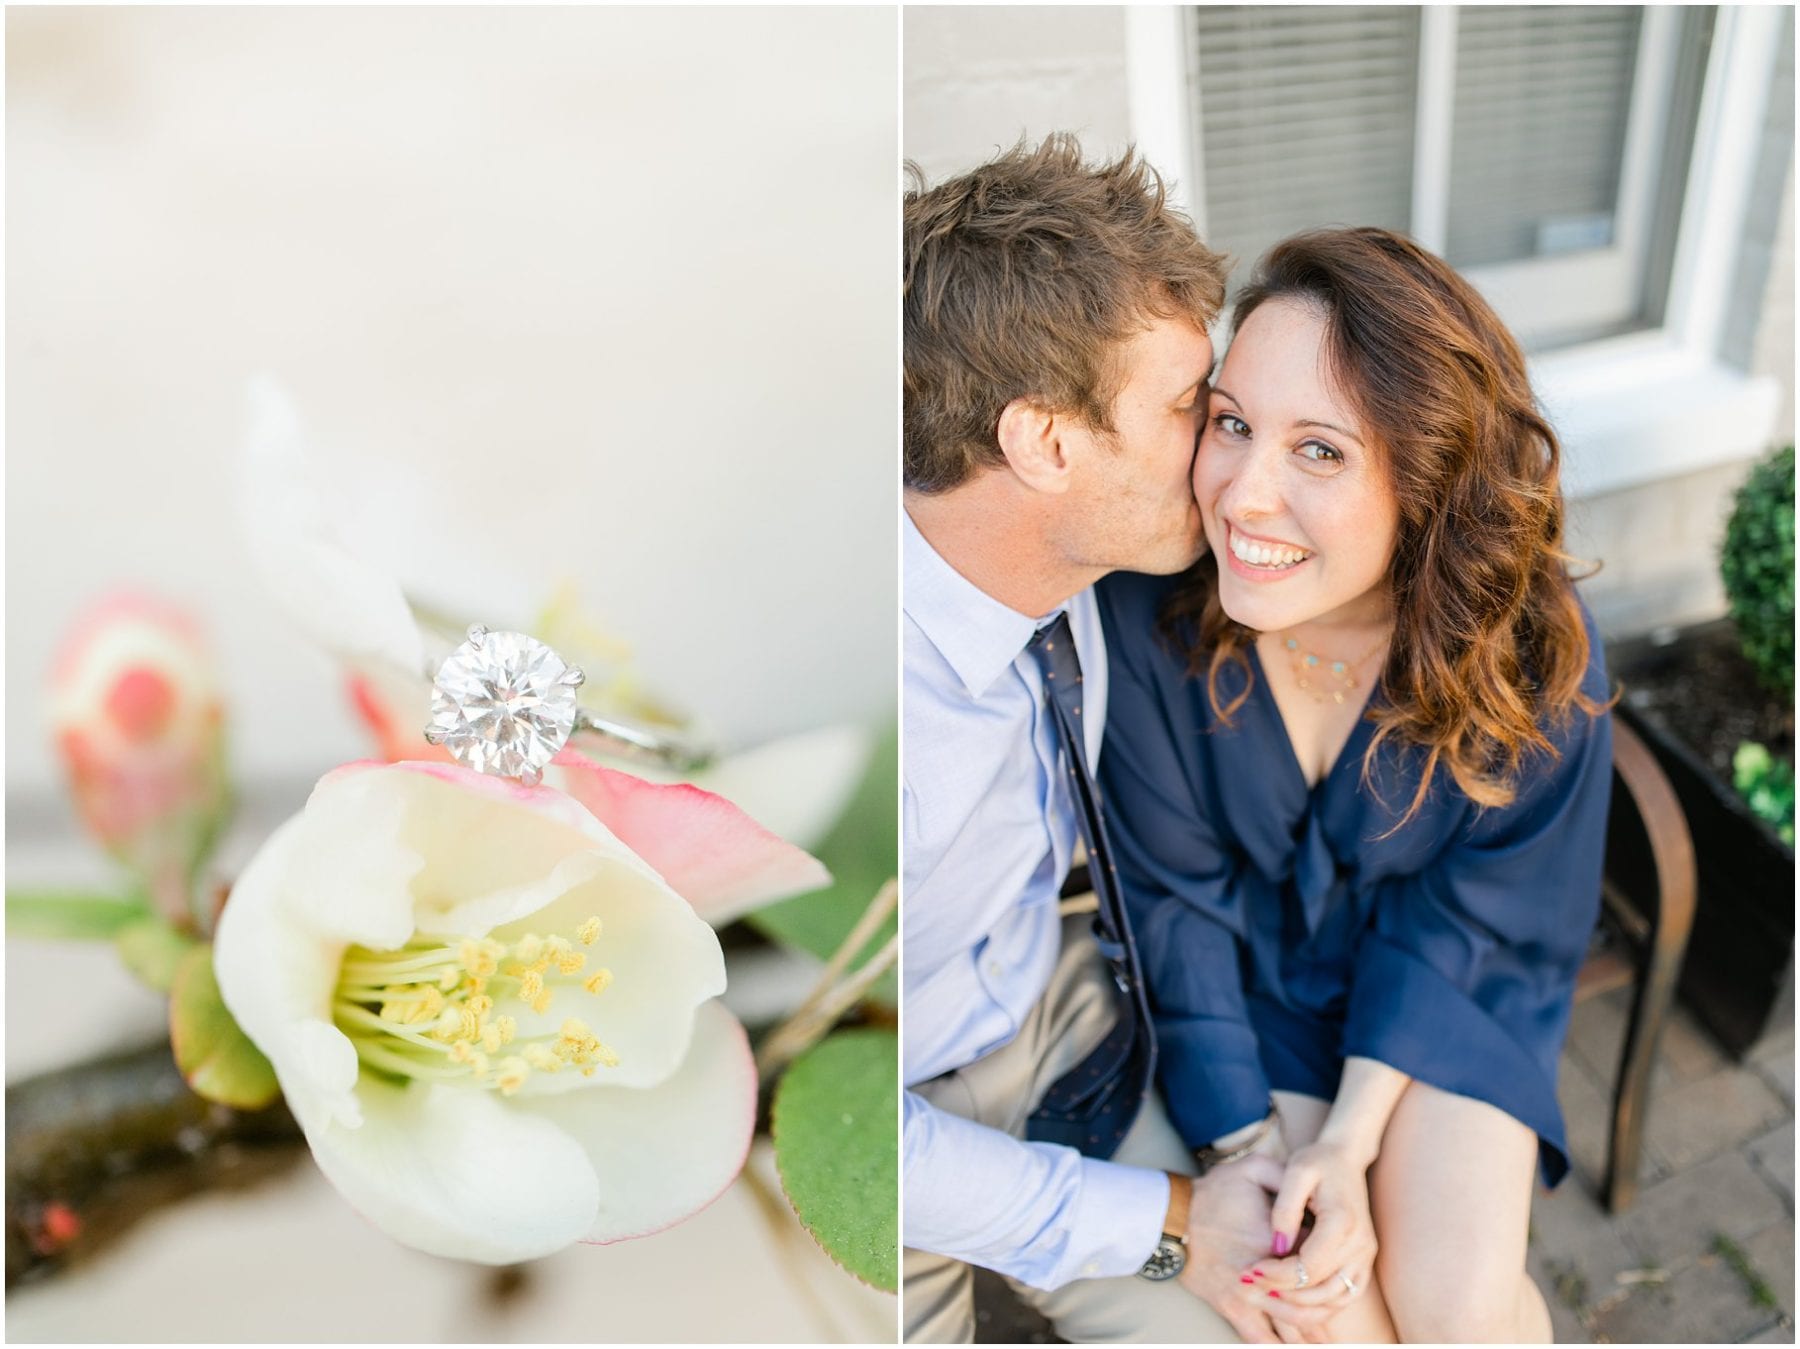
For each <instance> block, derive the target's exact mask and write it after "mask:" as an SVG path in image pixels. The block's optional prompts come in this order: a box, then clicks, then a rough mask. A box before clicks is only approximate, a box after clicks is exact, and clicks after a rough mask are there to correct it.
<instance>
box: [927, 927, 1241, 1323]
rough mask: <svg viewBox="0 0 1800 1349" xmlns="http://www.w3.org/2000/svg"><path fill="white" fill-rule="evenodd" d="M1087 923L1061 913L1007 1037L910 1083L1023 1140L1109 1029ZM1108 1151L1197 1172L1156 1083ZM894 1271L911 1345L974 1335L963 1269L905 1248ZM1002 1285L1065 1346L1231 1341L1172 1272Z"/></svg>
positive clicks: (1102, 976) (968, 1279) (944, 1105)
mask: <svg viewBox="0 0 1800 1349" xmlns="http://www.w3.org/2000/svg"><path fill="white" fill-rule="evenodd" d="M1090 923H1091V920H1090V919H1089V918H1087V917H1086V916H1077V917H1073V918H1069V919H1066V920H1065V921H1064V923H1063V948H1062V956H1061V958H1060V959H1059V960H1058V961H1057V966H1056V972H1055V974H1053V975H1052V976H1051V979H1050V987H1049V988H1048V989H1046V990H1045V992H1044V996H1043V997H1042V998H1041V999H1039V1001H1038V1004H1037V1006H1035V1007H1034V1008H1032V1009H1031V1012H1030V1014H1029V1015H1027V1017H1026V1018H1025V1024H1024V1025H1023V1026H1022V1027H1020V1029H1019V1034H1018V1035H1017V1036H1016V1037H1015V1038H1014V1039H1013V1040H1012V1042H1011V1043H1009V1044H1007V1045H1004V1046H1002V1047H1001V1048H1000V1049H997V1050H995V1051H994V1052H993V1053H992V1054H989V1055H988V1056H987V1057H986V1058H984V1059H980V1060H978V1061H976V1062H975V1063H971V1064H970V1065H969V1066H968V1067H966V1068H960V1069H958V1070H957V1071H956V1072H953V1073H946V1074H944V1076H942V1077H938V1078H934V1079H932V1080H931V1081H930V1082H926V1083H923V1084H921V1085H920V1086H918V1087H915V1088H914V1090H915V1091H917V1092H918V1093H919V1094H920V1095H921V1096H923V1097H925V1099H926V1100H928V1101H930V1102H931V1104H932V1105H934V1106H936V1107H937V1108H938V1109H940V1110H947V1111H949V1112H951V1113H952V1114H956V1115H961V1116H963V1117H964V1118H966V1119H972V1120H975V1121H977V1122H978V1123H981V1124H986V1125H988V1126H990V1127H991V1128H995V1129H1000V1130H1002V1131H1004V1132H1006V1133H1009V1134H1011V1135H1013V1136H1014V1137H1015V1138H1023V1137H1024V1136H1025V1121H1026V1119H1027V1118H1028V1117H1029V1116H1030V1114H1031V1112H1032V1110H1033V1109H1035V1108H1036V1106H1037V1103H1038V1102H1039V1101H1040V1100H1042V1099H1043V1096H1044V1093H1045V1092H1046V1091H1048V1090H1049V1089H1050V1086H1051V1084H1052V1083H1054V1082H1055V1081H1056V1080H1057V1079H1058V1078H1059V1077H1061V1076H1062V1075H1063V1074H1064V1073H1065V1072H1067V1071H1068V1070H1069V1069H1071V1068H1073V1067H1074V1066H1075V1065H1076V1064H1077V1063H1079V1062H1081V1060H1082V1058H1083V1056H1084V1055H1086V1054H1087V1052H1088V1051H1089V1050H1091V1049H1092V1048H1093V1047H1094V1046H1095V1045H1097V1044H1099V1043H1100V1040H1101V1039H1102V1037H1104V1036H1105V1034H1106V1032H1107V1031H1108V1030H1109V1029H1111V1026H1112V1017H1113V1008H1114V1005H1115V1004H1114V1001H1113V993H1112V974H1111V972H1110V971H1109V970H1108V969H1107V967H1106V962H1105V961H1104V960H1103V959H1101V956H1100V953H1099V951H1098V950H1097V949H1096V948H1095V946H1094V942H1093V938H1092V937H1091V936H1089V935H1088V934H1089V930H1090ZM1113 1160H1115V1161H1118V1162H1123V1163H1125V1164H1127V1165H1131V1166H1144V1167H1152V1168H1154V1169H1156V1170H1159V1171H1181V1172H1187V1173H1192V1172H1193V1170H1194V1159H1193V1156H1192V1155H1191V1154H1190V1153H1189V1152H1188V1150H1187V1148H1186V1147H1185V1146H1184V1145H1183V1144H1182V1141H1181V1137H1180V1135H1179V1134H1177V1133H1176V1132H1175V1129H1174V1126H1173V1125H1171V1124H1170V1123H1169V1118H1168V1116H1167V1115H1166V1114H1165V1113H1164V1111H1163V1107H1162V1101H1161V1100H1160V1098H1158V1097H1157V1096H1156V1094H1155V1093H1154V1092H1152V1093H1151V1095H1150V1097H1149V1099H1148V1100H1146V1101H1145V1102H1144V1106H1143V1109H1142V1110H1141V1111H1139V1113H1138V1117H1137V1121H1136V1122H1135V1123H1134V1124H1133V1125H1132V1126H1131V1132H1129V1133H1128V1134H1126V1135H1125V1139H1124V1141H1123V1142H1122V1143H1121V1144H1120V1145H1119V1150H1118V1152H1117V1153H1116V1154H1115V1155H1114V1158H1113ZM902 1277H903V1279H904V1292H903V1296H904V1298H905V1318H906V1339H907V1342H908V1343H913V1344H967V1343H970V1342H971V1341H973V1340H974V1338H975V1304H974V1296H973V1288H972V1284H973V1274H972V1273H971V1271H970V1269H969V1266H967V1265H965V1264H963V1263H962V1262H961V1261H959V1260H951V1259H949V1258H948V1257H946V1256H941V1255H932V1254H929V1253H928V1252H925V1251H916V1250H910V1249H909V1250H907V1251H906V1253H905V1265H904V1273H903V1276H902ZM1007 1282H1008V1283H1009V1284H1011V1285H1012V1288H1013V1290H1014V1291H1015V1292H1016V1293H1017V1294H1018V1295H1019V1297H1020V1298H1021V1299H1022V1300H1023V1301H1025V1302H1026V1303H1027V1304H1029V1305H1030V1306H1032V1307H1035V1308H1036V1309H1037V1310H1038V1311H1039V1312H1040V1313H1042V1314H1043V1315H1044V1316H1046V1317H1048V1318H1049V1319H1050V1321H1051V1323H1052V1324H1054V1325H1055V1327H1056V1332H1057V1334H1059V1335H1060V1336H1062V1337H1063V1338H1064V1339H1066V1340H1069V1341H1071V1342H1072V1343H1076V1344H1105V1343H1125V1342H1137V1343H1151V1344H1158V1343H1160V1344H1235V1343H1237V1336H1236V1335H1235V1334H1234V1333H1233V1332H1232V1330H1231V1327H1230V1326H1229V1325H1227V1324H1226V1323H1225V1321H1224V1319H1223V1318H1221V1317H1220V1316H1219V1315H1218V1313H1216V1312H1215V1311H1213V1309H1212V1308H1211V1307H1209V1306H1207V1305H1206V1304H1205V1303H1204V1302H1202V1301H1201V1300H1200V1299H1199V1298H1197V1297H1195V1296H1194V1295H1193V1294H1191V1293H1189V1292H1188V1291H1187V1290H1186V1289H1184V1288H1182V1287H1181V1286H1180V1284H1179V1283H1178V1282H1177V1281H1175V1280H1173V1279H1170V1280H1167V1281H1165V1282H1162V1283H1152V1282H1150V1281H1149V1280H1148V1279H1140V1278H1137V1277H1136V1276H1128V1277H1125V1278H1114V1279H1077V1280H1075V1281H1074V1282H1073V1283H1068V1284H1064V1285H1063V1286H1062V1287H1061V1288H1059V1289H1057V1290H1056V1291H1055V1292H1051V1293H1046V1292H1044V1291H1043V1290H1042V1289H1038V1288H1030V1287H1027V1286H1026V1285H1024V1284H1022V1283H1018V1282H1016V1281H1014V1280H1011V1279H1009V1280H1007Z"/></svg>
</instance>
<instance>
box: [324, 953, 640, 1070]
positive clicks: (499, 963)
mask: <svg viewBox="0 0 1800 1349" xmlns="http://www.w3.org/2000/svg"><path fill="white" fill-rule="evenodd" d="M600 933H601V922H600V919H598V918H588V919H587V920H586V921H584V922H583V923H582V924H581V925H580V926H579V927H578V928H576V929H575V932H574V937H575V941H571V940H570V939H569V937H568V936H566V935H560V934H555V933H552V934H548V935H539V934H536V933H527V934H525V935H524V936H522V937H520V938H519V939H518V940H517V941H515V942H513V943H512V944H511V945H510V946H509V945H507V944H505V943H502V942H499V941H497V940H495V939H493V938H491V937H480V938H476V937H465V938H452V939H450V940H448V941H445V940H442V939H438V938H425V937H420V938H415V939H414V940H413V941H410V942H408V943H406V944H405V945H404V946H402V947H400V948H398V949H390V950H384V951H376V950H372V949H370V948H367V947H361V946H353V947H351V948H350V949H349V950H348V951H346V952H345V954H344V959H343V963H342V965H341V966H340V971H339V976H338V987H337V991H336V995H335V999H334V1013H333V1020H334V1022H335V1023H336V1024H337V1026H338V1028H339V1029H340V1030H342V1031H343V1032H344V1034H345V1035H347V1036H349V1038H350V1040H351V1043H352V1044H353V1045H355V1046H356V1050H357V1054H358V1057H359V1058H360V1059H361V1060H362V1062H363V1064H364V1065H365V1066H366V1067H367V1068H369V1069H370V1070H372V1071H375V1072H378V1073H380V1074H382V1075H383V1076H385V1077H388V1078H392V1079H399V1080H401V1081H410V1080H420V1081H446V1080H449V1081H454V1080H457V1079H461V1080H463V1081H465V1082H470V1081H472V1082H474V1083H477V1084H479V1085H481V1086H484V1087H493V1088H495V1089H497V1090H498V1091H500V1092H501V1094H502V1095H506V1096H511V1095H513V1094H514V1093H515V1092H517V1091H519V1090H520V1089H521V1088H522V1087H523V1086H524V1084H525V1082H526V1081H527V1080H528V1079H529V1077H530V1074H531V1073H533V1072H545V1073H555V1072H560V1071H561V1070H562V1069H563V1068H565V1067H569V1068H574V1069H576V1070H578V1071H579V1072H581V1073H582V1074H583V1075H585V1076H592V1075H593V1074H594V1073H595V1072H596V1070H597V1069H599V1068H603V1067H605V1068H610V1067H616V1066H617V1065H618V1063H619V1056H618V1054H617V1053H615V1052H614V1051H613V1049H612V1048H611V1047H610V1046H608V1045H606V1044H604V1043H602V1042H601V1040H600V1039H599V1037H597V1036H596V1035H595V1034H594V1033H593V1032H592V1031H591V1030H590V1029H589V1028H588V1026H587V1024H586V1023H585V1022H583V1021H581V1020H580V1019H579V1018H576V1017H568V1018H566V1019H565V1020H564V1021H563V1022H562V1025H561V1027H560V1028H559V1029H558V1030H557V1031H555V1032H552V1033H549V1034H540V1035H532V1036H527V1037H525V1038H524V1039H523V1040H521V1039H520V1036H519V1023H518V1021H517V1020H516V1019H515V1018H514V1017H513V1016H511V1015H507V1014H504V1013H501V1014H499V1015H496V1014H495V1013H496V1009H497V1008H498V1007H500V1006H503V1005H507V1004H508V1003H511V1002H516V1003H518V1004H521V1005H523V1006H527V1007H530V1008H531V1009H532V1011H534V1012H536V1013H537V1014H539V1015H540V1016H541V1015H544V1014H545V1013H546V1012H547V1011H548V1010H549V1007H550V1004H551V1000H552V998H553V996H554V994H555V992H556V990H557V989H558V988H560V987H565V986H569V985H573V984H575V983H577V982H579V984H580V986H581V988H582V989H583V990H584V991H586V992H587V993H589V994H597V993H600V992H602V991H603V990H604V989H606V988H607V987H608V985H610V984H611V983H612V971H611V970H610V969H606V968H604V967H601V968H594V969H591V970H590V969H589V968H588V959H587V955H586V953H585V952H583V951H581V950H578V949H577V948H576V942H577V941H578V942H579V943H580V944H581V945H582V946H592V945H593V944H594V943H595V942H597V941H598V940H599V939H600ZM584 971H585V977H582V975H583V973H584ZM515 1042H517V1044H516V1048H515V1049H514V1050H513V1051H512V1052H510V1053H507V1054H505V1056H504V1057H502V1056H501V1054H502V1050H503V1049H504V1047H505V1046H507V1045H513V1044H515ZM496 1063H497V1064H498V1067H497V1068H496V1067H495V1066H494V1065H495V1064H496Z"/></svg>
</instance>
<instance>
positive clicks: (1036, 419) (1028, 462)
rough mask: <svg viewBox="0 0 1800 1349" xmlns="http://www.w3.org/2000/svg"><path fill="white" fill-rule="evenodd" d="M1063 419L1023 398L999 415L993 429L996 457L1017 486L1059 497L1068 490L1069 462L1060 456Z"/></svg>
mask: <svg viewBox="0 0 1800 1349" xmlns="http://www.w3.org/2000/svg"><path fill="white" fill-rule="evenodd" d="M1066 426H1067V422H1066V421H1065V419H1063V418H1060V417H1058V416H1057V415H1056V414H1055V413H1053V412H1050V411H1048V410H1046V409H1045V408H1043V407H1040V406H1039V405H1038V404H1036V403H1031V402H1028V401H1027V400H1025V399H1023V398H1015V399H1013V400H1012V402H1010V403H1008V404H1007V405H1006V407H1005V408H1004V409H1002V410H1001V413H1000V425H999V427H998V428H997V434H998V439H999V442H1000V453H1002V454H1004V455H1005V456H1006V462H1007V466H1008V467H1010V468H1011V469H1012V471H1013V474H1014V476H1016V477H1017V478H1018V479H1019V481H1020V482H1022V483H1024V484H1025V486H1027V487H1029V488H1031V489H1032V490H1033V491H1037V492H1051V493H1056V494H1061V493H1063V492H1066V491H1068V490H1069V460H1068V456H1067V454H1066V453H1065V452H1064V447H1063V443H1062V431H1063V430H1064V429H1066Z"/></svg>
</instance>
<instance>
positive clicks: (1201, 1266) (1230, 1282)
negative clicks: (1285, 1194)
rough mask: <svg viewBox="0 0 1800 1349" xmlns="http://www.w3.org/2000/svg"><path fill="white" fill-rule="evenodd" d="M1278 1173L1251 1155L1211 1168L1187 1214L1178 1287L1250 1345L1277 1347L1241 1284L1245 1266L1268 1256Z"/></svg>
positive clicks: (1261, 1311)
mask: <svg viewBox="0 0 1800 1349" xmlns="http://www.w3.org/2000/svg"><path fill="white" fill-rule="evenodd" d="M1281 1176H1282V1168H1281V1166H1280V1164H1279V1163H1277V1162H1275V1161H1274V1160H1272V1159H1271V1158H1268V1157H1264V1156H1261V1155H1259V1154H1257V1153H1251V1154H1250V1155H1249V1156H1248V1157H1244V1158H1242V1159H1240V1160H1238V1161H1235V1162H1226V1163H1225V1164H1224V1165H1222V1166H1215V1167H1214V1168H1213V1169H1212V1170H1211V1171H1209V1172H1207V1173H1206V1174H1205V1175H1204V1176H1201V1177H1200V1178H1199V1179H1197V1180H1196V1181H1195V1182H1194V1201H1193V1204H1192V1205H1191V1206H1190V1207H1189V1209H1188V1232H1187V1238H1188V1259H1187V1268H1186V1269H1184V1270H1182V1271H1181V1286H1182V1287H1183V1288H1185V1289H1187V1290H1188V1292H1190V1293H1192V1294H1193V1295H1194V1296H1195V1297H1197V1298H1199V1299H1200V1300H1201V1301H1203V1302H1205V1303H1206V1304H1207V1306H1209V1307H1211V1308H1212V1309H1213V1310H1214V1311H1216V1312H1217V1313H1218V1314H1219V1315H1220V1316H1223V1317H1224V1318H1225V1319H1226V1320H1227V1321H1228V1322H1230V1323H1231V1328H1232V1329H1233V1330H1235V1331H1237V1333H1238V1337H1239V1338H1240V1339H1242V1340H1244V1341H1245V1342H1246V1343H1249V1344H1276V1343H1279V1342H1280V1340H1281V1336H1279V1335H1278V1334H1276V1331H1275V1327H1274V1325H1273V1323H1272V1322H1271V1321H1270V1320H1269V1313H1268V1311H1267V1310H1265V1309H1264V1308H1262V1307H1259V1306H1257V1305H1255V1304H1254V1303H1253V1302H1252V1301H1251V1300H1250V1299H1249V1298H1248V1297H1246V1296H1245V1294H1246V1293H1248V1292H1250V1291H1251V1289H1250V1287H1249V1286H1248V1285H1246V1284H1245V1283H1243V1282H1242V1279H1243V1273H1244V1270H1245V1268H1246V1267H1248V1266H1249V1265H1250V1264H1251V1263H1252V1262H1254V1261H1257V1260H1260V1259H1262V1258H1263V1257H1264V1256H1266V1255H1268V1253H1269V1249H1270V1242H1271V1241H1272V1240H1273V1238H1274V1233H1275V1229H1274V1226H1273V1224H1272V1223H1271V1222H1270V1221H1269V1209H1270V1197H1271V1196H1272V1195H1273V1194H1274V1192H1275V1191H1277V1190H1279V1189H1280V1188H1281Z"/></svg>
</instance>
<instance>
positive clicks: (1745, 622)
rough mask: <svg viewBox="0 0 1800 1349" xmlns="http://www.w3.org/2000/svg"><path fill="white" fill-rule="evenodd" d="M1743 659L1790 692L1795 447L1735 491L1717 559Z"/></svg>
mask: <svg viewBox="0 0 1800 1349" xmlns="http://www.w3.org/2000/svg"><path fill="white" fill-rule="evenodd" d="M1719 572H1720V574H1721V575H1722V576H1723V577H1724V580H1725V593H1726V594H1727V595H1729V596H1730V597H1731V616H1732V618H1733V619H1735V620H1736V621H1737V629H1738V635H1739V637H1740V638H1741V640H1742V641H1743V644H1744V655H1745V656H1746V657H1748V658H1749V660H1750V663H1751V664H1752V665H1753V666H1755V667H1756V672H1757V674H1758V676H1760V677H1761V679H1762V681H1763V683H1764V684H1766V685H1767V686H1768V687H1769V688H1770V689H1771V690H1772V691H1774V692H1776V693H1779V694H1782V695H1784V696H1786V697H1790V698H1791V697H1792V696H1793V693H1794V447H1793V446H1792V445H1789V446H1786V447H1785V448H1783V449H1780V450H1777V451H1775V453H1774V454H1771V455H1770V456H1769V457H1768V458H1767V459H1764V460H1763V461H1762V462H1761V463H1760V464H1758V465H1757V466H1756V467H1755V468H1753V469H1752V470H1751V471H1750V477H1749V478H1748V480H1746V481H1745V483H1744V485H1743V486H1742V487H1740V488H1739V489H1738V493H1737V505H1736V506H1735V507H1734V508H1733V509H1732V512H1731V522H1730V523H1729V524H1728V525H1726V526H1725V546H1724V548H1723V549H1722V550H1721V552H1720V556H1719Z"/></svg>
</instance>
